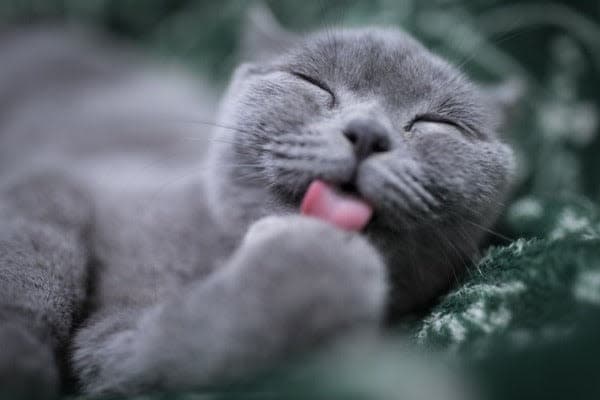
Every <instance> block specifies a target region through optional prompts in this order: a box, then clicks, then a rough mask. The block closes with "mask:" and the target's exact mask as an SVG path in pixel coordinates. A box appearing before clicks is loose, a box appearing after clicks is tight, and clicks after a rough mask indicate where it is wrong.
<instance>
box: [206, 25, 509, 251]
mask: <svg viewBox="0 0 600 400" xmlns="http://www.w3.org/2000/svg"><path fill="white" fill-rule="evenodd" d="M282 35H283V33H282ZM285 35H289V34H285ZM279 39H281V40H280V42H281V43H277V45H278V46H279V49H280V50H281V51H280V52H279V54H275V55H274V56H271V57H269V56H267V55H266V54H261V56H260V57H261V58H262V60H257V61H254V62H252V63H247V64H243V65H241V66H240V67H239V68H238V69H237V71H236V72H235V74H234V77H233V79H232V82H231V83H230V86H229V89H228V91H227V92H226V95H225V98H224V100H223V104H222V111H221V114H220V118H219V121H218V125H219V126H220V128H218V129H217V132H216V136H215V138H214V147H213V149H212V152H211V156H210V162H209V171H210V175H209V178H210V179H209V184H210V185H211V186H210V189H209V196H210V200H211V201H210V204H211V206H212V209H213V212H214V213H215V215H216V216H217V219H218V220H219V221H220V222H221V223H222V224H223V226H224V227H225V228H227V229H232V230H240V231H241V230H244V227H245V226H247V225H248V224H249V223H251V222H252V221H254V220H256V219H258V218H259V217H261V216H265V215H270V214H277V213H289V212H298V211H299V208H300V203H301V200H302V198H303V196H304V194H305V192H306V190H307V188H308V187H309V185H310V184H311V182H313V181H315V180H317V179H318V180H323V181H325V182H328V183H330V184H332V185H335V186H338V187H340V188H342V189H343V190H350V191H353V192H355V193H357V194H358V195H359V196H360V197H362V198H363V199H365V200H366V201H367V202H368V203H369V204H371V205H372V207H373V210H374V214H373V218H372V220H371V222H370V223H369V225H368V226H367V228H366V230H365V234H367V235H369V236H371V237H372V239H373V241H374V242H380V243H382V247H385V246H388V247H389V246H392V247H393V246H396V247H402V246H405V247H409V248H411V249H405V250H407V254H408V253H412V254H413V256H415V257H420V256H419V251H418V250H415V249H417V247H419V246H421V247H426V248H427V249H425V250H424V251H426V250H429V253H435V254H437V257H447V258H452V257H453V253H457V252H458V253H467V252H469V251H472V250H473V245H474V243H476V242H477V241H478V240H479V237H480V236H481V233H482V232H483V230H484V229H485V227H486V226H488V225H489V223H490V222H491V221H492V220H493V218H494V216H495V215H496V214H497V213H498V211H499V208H500V206H499V204H500V201H501V200H502V198H503V195H504V193H505V191H506V190H507V186H508V183H509V177H510V175H511V168H512V164H513V161H512V153H511V150H510V148H509V147H508V146H506V145H505V144H503V143H502V142H501V141H500V140H499V138H498V136H497V133H496V130H497V128H498V126H499V121H500V113H501V110H500V109H499V107H498V106H497V103H496V102H495V101H494V99H492V98H491V97H490V96H488V93H489V91H484V90H481V89H479V88H478V87H477V86H476V85H474V84H473V83H471V82H470V81H469V80H468V79H467V78H466V77H465V76H464V75H463V74H461V73H460V72H459V71H458V70H457V69H455V68H454V67H452V66H451V65H450V64H448V63H447V62H445V61H443V60H442V59H440V58H438V57H437V56H435V55H433V54H432V53H430V52H429V51H428V50H427V49H425V48H424V47H423V46H422V45H421V44H419V43H418V42H417V41H415V40H414V39H413V38H411V37H410V36H409V35H407V34H406V33H404V32H402V31H400V30H398V29H393V28H389V29H384V28H362V29H331V28H330V29H327V30H324V31H321V32H318V33H315V34H312V35H309V36H307V37H304V38H302V39H297V38H292V37H291V36H286V37H280V38H279ZM274 43H275V42H274ZM284 43H285V44H284ZM444 241H448V244H445V243H444ZM461 241H462V242H469V245H468V246H469V250H467V249H466V248H465V246H464V245H463V244H460V243H459V244H456V242H461ZM386 243H387V245H386ZM438 247H439V248H440V249H441V250H440V251H434V250H432V249H436V248H438ZM426 252H427V251H426Z"/></svg>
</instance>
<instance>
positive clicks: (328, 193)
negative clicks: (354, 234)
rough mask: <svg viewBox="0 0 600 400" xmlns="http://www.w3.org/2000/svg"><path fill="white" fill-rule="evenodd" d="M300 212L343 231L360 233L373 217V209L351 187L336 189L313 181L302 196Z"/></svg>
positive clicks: (318, 181) (319, 181)
mask: <svg viewBox="0 0 600 400" xmlns="http://www.w3.org/2000/svg"><path fill="white" fill-rule="evenodd" d="M300 212H301V213H302V214H303V215H309V216H312V217H315V218H319V219H322V220H324V221H327V222H329V223H332V224H333V225H335V226H337V227H338V228H341V229H344V230H349V231H362V230H363V229H364V228H365V227H366V226H367V224H368V223H369V221H370V220H371V217H372V216H373V207H372V206H371V205H370V204H369V203H367V202H366V201H365V200H364V199H362V198H361V197H359V196H358V194H357V193H356V191H355V190H353V189H352V188H351V187H348V188H336V187H335V186H333V185H331V184H328V183H326V182H323V181H321V180H315V181H313V182H312V183H311V184H310V186H309V187H308V190H307V191H306V193H305V194H304V197H303V199H302V204H301V206H300Z"/></svg>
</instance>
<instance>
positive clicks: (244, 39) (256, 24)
mask: <svg viewBox="0 0 600 400" xmlns="http://www.w3.org/2000/svg"><path fill="white" fill-rule="evenodd" d="M299 38H300V37H299V35H297V34H294V33H292V32H289V31H287V30H285V28H283V27H282V26H281V25H280V24H279V22H278V21H277V19H276V18H275V16H274V15H273V13H272V12H271V10H269V8H268V7H267V6H266V5H265V4H263V3H262V2H261V1H258V2H256V3H255V4H254V5H252V6H251V7H250V9H249V10H248V14H247V16H246V19H245V21H244V24H243V26H242V36H241V38H240V44H241V47H240V58H241V60H242V61H259V60H261V61H263V60H267V59H269V58H272V57H273V56H275V55H277V54H281V52H283V51H286V50H287V49H289V48H290V47H292V46H293V45H294V43H296V42H297V41H298V40H299Z"/></svg>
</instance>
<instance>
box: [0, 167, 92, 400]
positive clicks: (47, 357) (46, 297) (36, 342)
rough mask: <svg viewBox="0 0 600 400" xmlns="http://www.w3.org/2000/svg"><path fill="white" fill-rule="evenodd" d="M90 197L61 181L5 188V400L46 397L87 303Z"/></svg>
mask: <svg viewBox="0 0 600 400" xmlns="http://www.w3.org/2000/svg"><path fill="white" fill-rule="evenodd" d="M90 220H91V206H90V203H89V200H88V198H87V197H86V196H85V195H84V194H83V193H82V192H81V190H80V189H79V188H77V187H76V185H75V184H74V183H73V182H71V181H70V180H68V179H66V178H64V177H63V176H61V175H60V174H54V173H49V172H48V173H43V174H37V175H34V176H28V177H22V178H20V179H16V178H15V179H14V180H11V182H10V183H8V182H4V183H3V184H2V185H0V395H2V394H5V395H7V394H9V395H10V398H21V397H19V396H22V398H48V397H51V396H52V395H54V394H57V391H58V386H59V379H60V378H59V369H58V357H59V353H60V352H61V350H64V349H66V347H67V342H68V340H69V335H70V333H71V329H72V325H73V321H74V318H75V315H76V314H77V313H78V312H79V311H80V310H81V307H82V305H83V302H84V298H85V291H86V278H87V271H86V269H87V262H88V254H87V251H86V247H87V246H86V244H85V241H86V239H85V235H86V230H87V228H88V227H89V224H90Z"/></svg>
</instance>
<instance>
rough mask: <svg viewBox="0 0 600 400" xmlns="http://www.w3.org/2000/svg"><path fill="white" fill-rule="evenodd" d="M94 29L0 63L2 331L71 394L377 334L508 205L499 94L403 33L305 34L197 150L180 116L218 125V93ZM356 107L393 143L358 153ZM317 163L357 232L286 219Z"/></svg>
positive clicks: (226, 100) (229, 97)
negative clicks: (66, 373)
mask: <svg viewBox="0 0 600 400" xmlns="http://www.w3.org/2000/svg"><path fill="white" fill-rule="evenodd" d="M93 43H94V40H90V41H88V40H86V39H84V40H81V41H79V40H74V39H73V38H72V36H70V35H64V34H62V33H57V32H54V31H48V30H47V29H44V30H41V31H39V32H28V33H18V34H13V35H10V36H7V37H4V38H0V54H1V57H2V59H11V60H13V62H12V64H11V65H14V66H16V67H14V68H10V67H5V66H3V67H2V68H1V69H0V93H2V97H0V101H2V104H3V109H2V113H1V114H0V116H1V118H0V165H1V166H2V170H1V171H2V173H1V175H0V187H1V190H0V218H1V219H2V224H1V225H0V270H1V271H2V274H1V275H0V289H1V290H0V319H1V320H2V324H1V325H0V337H2V338H13V339H10V340H14V341H17V342H19V343H15V346H20V347H26V348H28V349H44V351H45V352H46V353H47V354H48V356H47V357H46V356H44V357H45V358H42V357H41V358H40V360H44V363H45V364H39V365H38V366H36V367H35V368H40V365H42V366H43V367H42V369H43V370H44V371H45V373H43V374H34V375H36V376H39V377H40V382H42V383H43V384H45V385H49V386H53V385H54V383H53V382H55V381H56V369H55V367H53V365H56V361H52V357H53V356H54V357H60V356H61V355H62V354H65V353H66V354H68V355H69V357H70V358H71V367H72V371H73V372H74V373H75V374H76V375H77V377H78V378H79V382H80V383H81V385H82V389H83V390H84V391H85V392H87V393H90V394H107V393H135V392H140V391H144V390H152V389H171V388H182V387H193V386H198V385H203V384H209V383H215V382H217V381H230V380H235V379H239V378H240V377H243V376H246V375H247V374H249V373H252V372H256V371H258V370H259V369H260V368H263V367H268V366H269V365H272V364H273V363H274V362H277V361H280V360H282V359H285V358H286V357H289V356H291V355H293V354H294V353H297V352H301V351H303V350H306V349H311V348H314V347H316V346H319V345H322V344H323V343H326V342H328V341H331V340H333V339H337V338H339V337H341V336H345V335H350V334H354V333H365V332H373V331H376V330H377V327H378V325H379V323H380V322H381V319H382V317H383V316H384V313H385V310H386V304H388V305H389V306H390V307H389V308H388V309H389V310H391V313H392V314H394V315H402V314H403V313H405V312H407V311H409V310H412V309H414V308H415V307H417V306H419V305H422V304H425V303H426V302H428V301H430V300H431V299H432V298H433V297H434V296H435V295H437V294H438V293H440V292H441V291H443V290H444V289H445V288H447V287H448V286H449V285H450V284H451V283H452V282H453V280H454V279H455V278H456V275H457V274H459V273H460V272H461V271H462V270H463V269H464V266H465V265H466V263H468V262H469V261H470V260H471V259H472V258H474V257H476V255H477V243H478V242H479V240H480V238H481V237H482V234H483V232H484V231H485V229H486V227H487V226H488V225H489V224H490V223H491V222H492V221H493V219H494V217H495V215H496V214H497V213H498V212H499V211H500V207H499V201H501V199H502V197H503V195H504V193H505V191H506V189H507V185H508V182H509V176H510V170H511V164H512V161H511V160H512V158H511V152H510V150H509V148H508V147H507V146H505V145H504V144H502V143H501V142H500V141H499V139H498V137H497V135H496V128H497V126H498V123H499V118H498V117H497V115H498V112H499V110H497V109H496V108H494V107H493V105H494V104H496V103H494V101H493V99H491V98H488V97H486V96H484V94H483V93H484V92H483V91H480V90H478V89H477V87H476V86H474V85H473V84H472V83H470V82H469V81H468V80H467V79H466V78H465V77H464V76H462V75H461V74H459V73H458V72H457V71H456V70H455V69H454V68H452V67H451V66H450V65H448V64H447V63H445V62H444V61H442V60H441V59H439V58H437V57H436V56H434V55H432V54H431V53H429V52H428V51H427V50H426V49H425V48H423V47H422V46H421V45H420V44H419V43H417V42H416V41H415V40H413V39H412V38H410V37H409V36H408V35H406V34H404V33H402V32H400V31H398V30H396V29H380V28H365V29H352V30H329V31H326V32H321V33H316V34H314V35H310V36H308V37H306V38H304V39H302V40H301V41H300V42H297V43H296V44H295V45H294V46H292V47H290V48H289V49H288V51H286V52H285V53H283V54H280V55H278V56H275V57H272V58H264V59H263V61H261V62H260V63H257V62H254V63H252V64H243V65H242V66H240V68H239V69H238V70H237V71H236V73H235V75H234V77H233V79H232V81H231V84H230V86H229V88H228V90H227V92H226V93H225V95H224V97H223V101H222V103H221V109H220V112H219V117H218V120H217V122H216V124H214V125H215V126H216V127H215V128H214V132H213V134H214V136H213V140H212V144H211V147H210V149H209V150H208V153H207V157H205V156H204V153H205V151H206V150H205V148H206V143H207V140H206V138H207V137H208V132H209V131H210V130H211V129H212V126H211V125H213V124H204V123H194V122H193V121H210V115H212V111H211V107H210V104H211V102H212V99H213V97H212V95H211V94H210V90H209V89H208V88H206V87H204V88H203V89H202V90H199V91H196V90H195V89H193V88H195V87H198V86H200V85H199V84H198V83H197V82H195V81H194V80H192V79H191V78H188V77H186V74H185V73H183V72H181V71H176V72H174V73H173V72H168V71H167V69H166V67H165V66H162V67H159V68H147V67H142V66H140V65H143V60H142V61H140V60H137V59H133V60H125V61H123V57H119V56H118V55H116V54H115V53H114V52H113V50H110V49H106V48H102V47H98V46H97V45H95V44H93ZM24 49H29V50H28V51H25V50H24ZM89 49H95V50H93V51H90V50H89ZM105 60H112V62H110V63H106V61H105ZM20 64H24V65H25V64H26V65H28V67H27V68H26V69H21V68H18V66H19V65H20ZM52 65H55V66H56V68H49V66H52ZM65 65H69V68H73V69H74V72H71V73H69V74H65V73H64V71H63V70H62V68H59V66H65ZM294 73H302V74H305V75H308V76H310V77H313V78H317V79H319V80H320V81H321V82H323V83H325V84H326V85H327V86H328V87H329V88H330V90H331V91H332V92H333V93H334V96H335V99H333V98H332V97H331V95H330V94H329V93H328V92H327V91H325V90H323V89H321V88H318V87H317V86H315V85H314V84H311V83H309V82H307V81H305V80H303V79H300V78H299V77H298V76H297V75H294ZM31 79H35V80H36V81H35V84H31V85H23V86H15V82H18V81H20V80H22V81H27V82H28V81H30V80H31ZM21 89H22V90H21ZM7 93H13V94H14V95H11V96H9V95H7ZM197 93H199V94H197ZM418 115H437V116H438V117H442V118H444V119H447V120H448V121H449V122H451V123H452V124H454V125H452V124H448V123H439V122H423V121H421V122H415V123H414V124H412V127H411V126H410V125H411V123H412V122H414V121H413V120H414V118H415V117H416V116H418ZM356 120H360V121H362V122H363V123H364V122H365V121H366V123H371V124H377V126H378V127H379V128H378V129H380V130H381V132H383V134H384V135H385V136H386V137H387V139H388V141H389V144H390V146H391V149H390V150H389V151H386V152H380V153H377V154H372V155H370V156H369V157H367V158H366V159H364V160H359V159H358V158H357V157H356V154H355V153H354V151H353V148H352V146H351V144H350V142H349V141H348V140H347V139H346V138H345V136H344V135H343V131H344V129H345V127H347V126H348V124H350V123H351V122H353V121H356ZM40 171H44V172H40ZM316 178H319V179H324V180H327V181H329V182H331V183H334V184H339V185H347V184H352V185H354V187H355V189H356V190H357V191H358V192H359V193H360V194H361V195H362V196H363V197H364V198H366V199H367V200H368V201H370V202H371V203H372V204H373V206H374V208H375V218H374V220H373V221H372V222H371V223H370V224H369V225H368V227H367V229H366V231H365V232H364V233H363V234H356V233H348V232H342V231H340V230H338V229H336V228H334V227H331V226H329V225H327V224H325V223H323V222H321V221H318V220H314V219H311V218H306V217H302V216H299V215H297V214H298V208H299V202H300V200H301V197H302V195H303V193H304V192H305V191H306V189H307V186H308V185H309V183H310V182H311V181H312V180H314V179H316ZM384 266H385V267H384ZM82 319H83V320H82ZM17 331H18V332H22V334H20V335H17V334H14V332H17ZM3 348H11V346H3ZM65 349H68V350H65ZM31 351H34V350H31ZM36 351H37V350H36ZM42 353H43V351H41V352H40V354H42ZM10 357H14V356H11V354H10V353H7V351H5V350H0V379H8V378H5V377H6V376H9V375H7V372H5V371H7V370H8V368H7V367H6V366H7V365H12V364H11V363H10V362H6V361H5V360H9V359H10ZM40 362H41V361H40ZM19 368H20V369H17V370H15V371H13V372H11V373H12V374H13V376H30V375H31V371H32V368H33V367H31V365H28V364H24V366H21V367H19ZM11 379H12V378H11Z"/></svg>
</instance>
